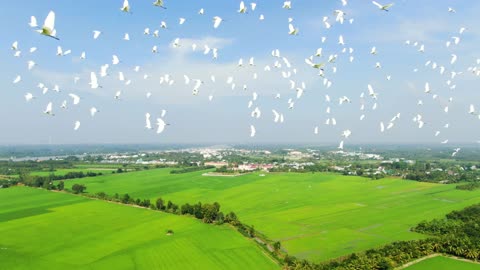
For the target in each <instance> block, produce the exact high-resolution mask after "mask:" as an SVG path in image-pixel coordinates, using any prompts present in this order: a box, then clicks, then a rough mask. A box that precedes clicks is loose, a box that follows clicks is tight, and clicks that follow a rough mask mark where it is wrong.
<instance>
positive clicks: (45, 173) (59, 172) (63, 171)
mask: <svg viewBox="0 0 480 270" xmlns="http://www.w3.org/2000/svg"><path fill="white" fill-rule="evenodd" d="M116 170H117V169H116V168H115V169H113V168H95V167H91V168H88V167H80V168H72V169H57V170H55V171H53V172H51V171H33V172H31V173H30V174H31V175H36V176H49V175H50V174H55V175H65V174H67V173H69V172H84V173H87V172H93V173H102V174H111V173H112V171H116Z"/></svg>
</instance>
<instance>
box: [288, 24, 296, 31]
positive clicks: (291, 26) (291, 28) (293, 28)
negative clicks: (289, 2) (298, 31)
mask: <svg viewBox="0 0 480 270" xmlns="http://www.w3.org/2000/svg"><path fill="white" fill-rule="evenodd" d="M288 30H290V32H295V27H293V24H291V23H290V24H289V25H288Z"/></svg>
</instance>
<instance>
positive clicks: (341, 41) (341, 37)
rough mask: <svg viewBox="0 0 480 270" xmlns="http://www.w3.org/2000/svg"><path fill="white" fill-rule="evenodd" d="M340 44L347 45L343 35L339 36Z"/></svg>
mask: <svg viewBox="0 0 480 270" xmlns="http://www.w3.org/2000/svg"><path fill="white" fill-rule="evenodd" d="M338 44H339V45H342V46H345V41H344V40H343V36H342V35H340V36H338Z"/></svg>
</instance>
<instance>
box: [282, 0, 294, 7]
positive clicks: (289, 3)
mask: <svg viewBox="0 0 480 270" xmlns="http://www.w3.org/2000/svg"><path fill="white" fill-rule="evenodd" d="M282 8H284V9H291V8H292V1H285V2H283V7H282Z"/></svg>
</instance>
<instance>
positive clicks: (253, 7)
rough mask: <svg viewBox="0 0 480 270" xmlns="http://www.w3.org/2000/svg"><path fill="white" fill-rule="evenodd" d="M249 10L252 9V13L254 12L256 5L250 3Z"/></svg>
mask: <svg viewBox="0 0 480 270" xmlns="http://www.w3.org/2000/svg"><path fill="white" fill-rule="evenodd" d="M250 8H251V9H252V11H255V9H256V8H257V3H250Z"/></svg>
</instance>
